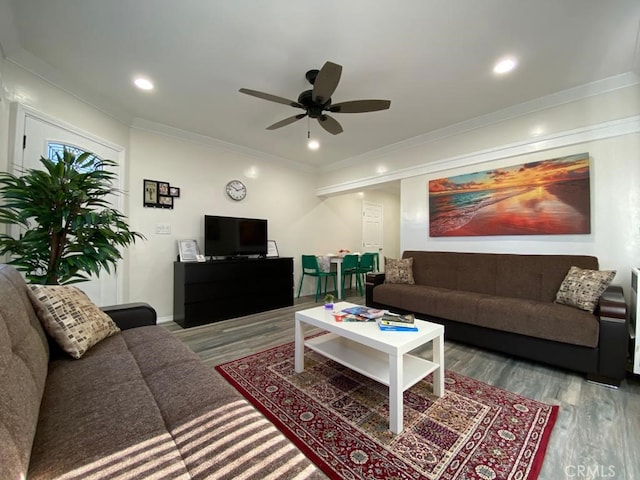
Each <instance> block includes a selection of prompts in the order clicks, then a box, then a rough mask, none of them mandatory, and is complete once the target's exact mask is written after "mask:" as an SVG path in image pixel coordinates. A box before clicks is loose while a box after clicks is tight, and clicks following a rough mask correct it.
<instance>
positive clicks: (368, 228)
mask: <svg viewBox="0 0 640 480" xmlns="http://www.w3.org/2000/svg"><path fill="white" fill-rule="evenodd" d="M383 221H384V211H383V205H382V204H379V203H373V202H368V201H366V200H365V201H363V202H362V251H363V252H376V253H378V256H379V258H380V260H382V258H383V249H384V245H383V239H384V229H383ZM383 263H384V262H382V261H380V262H379V268H382V264H383Z"/></svg>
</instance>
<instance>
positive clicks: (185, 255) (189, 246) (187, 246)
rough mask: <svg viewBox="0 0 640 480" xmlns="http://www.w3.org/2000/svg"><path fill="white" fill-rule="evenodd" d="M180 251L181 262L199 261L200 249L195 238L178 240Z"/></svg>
mask: <svg viewBox="0 0 640 480" xmlns="http://www.w3.org/2000/svg"><path fill="white" fill-rule="evenodd" d="M178 252H179V253H180V261H181V262H197V261H198V255H199V254H200V249H198V244H197V243H196V241H195V240H178Z"/></svg>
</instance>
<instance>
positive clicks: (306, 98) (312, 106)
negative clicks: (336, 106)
mask: <svg viewBox="0 0 640 480" xmlns="http://www.w3.org/2000/svg"><path fill="white" fill-rule="evenodd" d="M298 103H299V104H300V105H302V106H303V107H304V109H305V110H306V111H307V113H308V114H309V116H310V117H311V118H318V117H319V116H320V115H322V111H323V110H326V109H328V108H329V106H330V105H331V99H329V100H327V101H326V102H324V103H316V102H314V101H313V90H305V91H304V92H302V93H301V94H300V95H299V96H298Z"/></svg>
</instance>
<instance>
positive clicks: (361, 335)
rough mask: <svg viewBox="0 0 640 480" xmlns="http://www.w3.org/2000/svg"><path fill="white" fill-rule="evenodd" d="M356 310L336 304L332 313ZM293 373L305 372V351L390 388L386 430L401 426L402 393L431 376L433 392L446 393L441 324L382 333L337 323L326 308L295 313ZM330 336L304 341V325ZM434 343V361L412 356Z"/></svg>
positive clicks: (375, 327) (360, 324) (368, 324)
mask: <svg viewBox="0 0 640 480" xmlns="http://www.w3.org/2000/svg"><path fill="white" fill-rule="evenodd" d="M353 306H355V305H354V304H353V303H348V302H340V303H336V304H335V306H334V310H336V311H338V310H342V309H344V308H347V307H353ZM295 319H296V325H295V371H296V372H298V373H300V372H302V371H304V347H305V346H307V347H309V348H310V349H312V350H314V351H316V352H318V353H320V354H322V355H323V356H325V357H327V358H330V359H331V360H335V361H336V362H338V363H341V364H342V365H344V366H346V367H348V368H350V369H352V370H354V371H356V372H358V373H361V374H362V375H365V376H367V377H369V378H372V379H373V380H376V381H377V382H380V383H382V384H384V385H387V386H388V387H389V429H390V430H391V431H392V432H393V433H396V434H397V433H400V432H402V428H403V425H402V423H403V421H402V415H403V398H402V397H403V392H404V391H405V390H407V389H408V388H410V387H411V386H413V385H415V384H416V383H418V382H419V381H420V380H422V379H423V378H424V377H426V376H427V375H429V374H430V373H431V372H433V392H434V393H435V394H436V395H437V396H438V397H441V396H442V395H443V394H444V326H442V325H438V324H436V323H431V322H425V321H423V320H416V325H417V327H418V331H417V332H396V331H382V330H380V329H379V328H378V325H377V323H376V322H337V321H336V320H335V319H334V317H333V314H332V311H331V310H328V309H325V308H324V306H320V307H314V308H309V309H307V310H301V311H298V312H296V316H295ZM305 323H306V324H308V325H312V326H314V327H318V328H321V329H323V330H326V331H327V332H329V333H326V334H324V335H320V336H317V337H314V338H310V339H308V340H305V338H304V330H303V328H304V327H303V324H305ZM428 342H433V361H429V360H426V359H424V358H420V357H417V356H414V355H410V354H409V352H411V351H412V350H414V349H416V348H418V347H420V346H422V345H425V344H426V343H428Z"/></svg>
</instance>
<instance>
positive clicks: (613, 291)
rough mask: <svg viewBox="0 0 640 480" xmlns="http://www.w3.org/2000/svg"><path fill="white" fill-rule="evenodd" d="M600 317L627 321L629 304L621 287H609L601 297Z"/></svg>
mask: <svg viewBox="0 0 640 480" xmlns="http://www.w3.org/2000/svg"><path fill="white" fill-rule="evenodd" d="M598 315H599V316H601V317H607V318H618V319H622V320H626V318H627V303H626V302H625V299H624V292H623V291H622V287H621V286H619V285H609V286H608V287H607V289H606V290H605V291H604V293H603V294H602V295H601V296H600V300H599V302H598Z"/></svg>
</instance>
